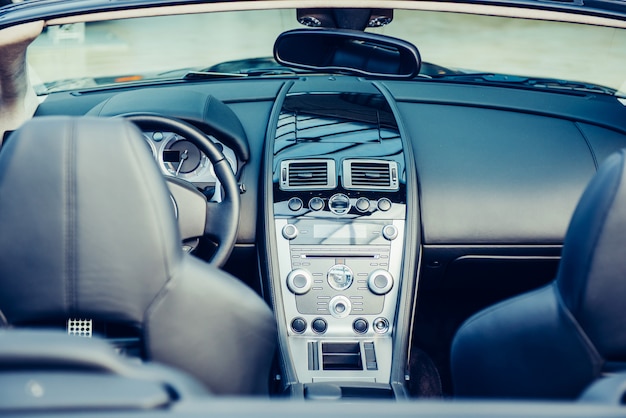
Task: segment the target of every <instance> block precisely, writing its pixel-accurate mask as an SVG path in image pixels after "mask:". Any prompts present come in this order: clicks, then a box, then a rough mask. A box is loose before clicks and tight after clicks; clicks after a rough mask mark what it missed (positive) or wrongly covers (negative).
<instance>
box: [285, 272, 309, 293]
mask: <svg viewBox="0 0 626 418" xmlns="http://www.w3.org/2000/svg"><path fill="white" fill-rule="evenodd" d="M312 284H313V278H312V277H311V273H309V272H308V271H307V270H305V269H295V270H291V271H290V272H289V274H288V275H287V287H288V288H289V290H291V292H292V293H295V294H296V295H304V294H305V293H307V292H308V291H309V290H311V285H312Z"/></svg>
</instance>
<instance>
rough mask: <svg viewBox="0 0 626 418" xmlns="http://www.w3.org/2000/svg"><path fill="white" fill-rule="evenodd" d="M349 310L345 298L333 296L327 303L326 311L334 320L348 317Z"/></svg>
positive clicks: (347, 300)
mask: <svg viewBox="0 0 626 418" xmlns="http://www.w3.org/2000/svg"><path fill="white" fill-rule="evenodd" d="M351 309H352V306H351V304H350V300H349V299H348V298H347V297H345V296H335V297H334V298H332V299H331V300H330V302H329V303H328V310H329V311H330V314H331V315H332V316H334V317H335V318H345V317H346V316H348V315H350V310H351Z"/></svg>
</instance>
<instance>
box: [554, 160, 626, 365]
mask: <svg viewBox="0 0 626 418" xmlns="http://www.w3.org/2000/svg"><path fill="white" fill-rule="evenodd" d="M625 156H626V155H625V150H622V151H620V152H617V153H615V154H613V155H611V156H610V157H609V158H608V159H607V160H606V161H605V162H604V163H603V164H602V166H601V167H600V169H599V170H598V172H597V174H596V175H595V177H594V178H593V180H592V181H591V182H590V183H589V185H588V186H587V189H586V190H585V192H584V194H583V196H582V198H581V200H580V202H579V203H578V206H577V208H576V211H575V212H574V215H573V217H572V220H571V222H570V226H569V229H568V231H567V234H566V237H565V241H564V244H563V253H562V258H561V264H560V266H559V272H558V275H557V285H558V288H559V291H560V294H561V296H562V298H563V301H564V302H565V305H566V306H567V307H568V309H569V310H570V311H571V313H572V314H573V315H574V317H575V318H576V320H577V321H578V323H579V324H580V325H581V326H582V328H583V329H584V331H585V333H586V335H587V336H588V337H589V338H590V339H591V341H592V342H593V344H594V345H595V346H596V348H597V349H598V351H599V352H600V354H601V355H602V356H603V357H604V358H606V359H608V360H626V358H623V357H624V353H626V332H625V330H626V326H625V324H626V322H625V320H624V306H626V305H625V303H626V275H625V272H626V165H625V164H624V159H625ZM620 356H621V358H620Z"/></svg>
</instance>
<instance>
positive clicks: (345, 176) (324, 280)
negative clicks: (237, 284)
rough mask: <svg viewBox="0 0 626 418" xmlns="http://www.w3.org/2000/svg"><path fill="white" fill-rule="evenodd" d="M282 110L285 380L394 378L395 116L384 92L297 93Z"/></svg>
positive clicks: (399, 215)
mask: <svg viewBox="0 0 626 418" xmlns="http://www.w3.org/2000/svg"><path fill="white" fill-rule="evenodd" d="M277 120H278V122H277V125H276V130H275V132H274V133H273V137H272V138H271V140H272V149H271V157H268V158H269V159H271V161H270V162H268V165H269V164H271V168H272V173H271V175H272V184H271V196H270V197H271V208H270V210H271V216H270V217H269V222H270V223H271V225H273V231H272V232H273V233H272V234H270V235H271V237H272V238H273V239H271V240H269V242H268V244H267V248H266V255H267V257H268V259H269V260H268V262H269V263H270V269H269V271H270V273H269V276H270V277H269V278H268V280H269V282H270V283H269V288H270V289H271V296H272V302H273V305H274V308H275V310H276V317H277V319H278V321H279V330H280V332H281V335H280V339H281V360H282V362H283V367H284V369H285V372H284V373H285V375H286V376H285V378H286V379H287V380H288V381H287V382H285V385H286V386H289V385H296V386H298V387H302V388H304V389H303V390H304V392H305V393H306V392H307V388H308V389H309V390H308V392H310V393H317V392H319V390H318V389H319V387H318V389H314V387H315V385H323V384H325V383H339V382H341V384H342V385H347V386H349V387H351V388H352V389H354V388H355V387H358V388H360V390H366V389H367V388H370V389H372V390H374V389H375V390H380V388H381V386H380V385H382V386H383V387H388V388H390V387H391V386H390V384H391V381H392V380H393V379H392V369H393V361H394V344H395V342H394V341H396V338H394V337H395V333H396V332H397V329H396V328H397V327H398V318H397V313H398V311H399V304H400V300H401V296H400V295H401V289H402V287H403V286H402V284H403V281H404V280H407V279H406V278H405V277H403V268H404V264H403V261H404V260H403V257H404V255H405V251H406V246H405V230H406V220H407V191H406V179H407V174H406V172H407V168H406V166H405V155H404V147H403V141H402V138H401V135H400V130H399V128H398V125H397V123H396V119H395V117H394V115H393V112H392V111H391V108H390V106H389V104H388V102H387V101H386V100H385V98H384V97H383V95H381V94H380V93H378V94H374V93H362V94H354V93H319V94H314V93H293V92H290V93H288V94H286V95H285V97H284V101H283V103H282V106H281V108H280V110H279V114H278V118H277ZM268 156H269V153H268ZM409 279H411V278H409ZM403 320H404V321H406V318H405V319H403ZM402 328H403V329H402V330H401V332H406V331H407V330H406V329H405V326H404V325H402ZM389 391H390V392H391V389H389ZM321 392H322V393H323V392H324V390H321ZM305 397H306V395H305Z"/></svg>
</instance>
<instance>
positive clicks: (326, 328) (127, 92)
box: [36, 76, 626, 397]
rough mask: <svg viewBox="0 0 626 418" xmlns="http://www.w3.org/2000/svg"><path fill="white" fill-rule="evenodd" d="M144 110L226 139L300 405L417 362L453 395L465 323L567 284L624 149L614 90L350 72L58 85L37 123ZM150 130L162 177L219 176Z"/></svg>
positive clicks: (280, 380) (393, 383)
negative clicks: (590, 196)
mask: <svg viewBox="0 0 626 418" xmlns="http://www.w3.org/2000/svg"><path fill="white" fill-rule="evenodd" d="M207 104H208V105H207ZM132 112H149V113H160V114H164V115H167V116H170V117H174V118H179V119H183V120H185V121H187V122H189V123H192V124H193V125H195V126H197V127H198V128H199V129H201V130H202V131H203V132H204V133H205V134H206V135H208V136H210V137H212V138H214V139H215V141H217V142H219V143H220V144H222V145H223V150H224V153H225V155H226V157H227V159H228V161H229V163H230V164H231V167H233V170H235V171H236V174H237V181H238V182H239V185H240V187H241V190H242V191H245V193H242V194H241V195H240V198H241V208H242V210H241V216H240V218H239V224H238V230H237V245H236V247H235V249H234V251H233V253H232V255H231V258H230V261H229V263H228V264H227V265H226V266H225V268H226V269H227V270H228V271H229V272H231V273H233V274H234V275H235V276H237V277H238V278H239V279H240V280H242V281H245V282H246V283H248V284H249V285H250V286H251V287H252V288H254V289H256V290H257V291H258V292H259V293H261V294H262V295H263V296H264V297H265V299H266V300H267V301H268V303H269V304H271V305H272V307H273V308H274V312H275V315H276V319H277V322H278V324H279V331H280V341H279V343H280V352H281V356H280V361H279V363H280V367H279V368H278V370H277V372H276V373H275V375H274V377H275V382H274V383H275V385H276V386H277V387H279V390H288V391H291V392H292V394H297V395H298V396H300V397H305V393H309V392H311V393H313V392H315V390H316V388H317V387H318V386H320V385H321V386H323V385H324V384H326V383H328V382H343V383H342V384H344V385H345V386H346V387H347V386H350V387H351V388H352V389H353V390H356V389H355V388H357V387H358V388H360V389H359V390H374V389H376V390H380V391H382V394H383V396H387V395H390V394H391V396H393V392H394V391H398V390H400V391H401V390H404V389H402V387H404V386H407V385H406V382H408V386H409V388H410V387H411V384H413V382H418V381H419V376H418V375H416V374H415V372H414V371H412V369H411V367H410V365H411V359H412V358H415V356H417V355H418V354H419V353H420V352H425V353H427V354H428V355H429V356H430V357H432V359H433V361H434V363H435V364H436V366H437V368H438V370H439V371H440V373H441V379H442V384H443V386H444V391H446V389H447V391H448V392H450V388H449V385H450V382H449V372H448V364H449V358H448V353H449V347H450V343H451V339H452V336H453V335H454V332H455V331H456V329H457V328H458V326H459V325H460V324H461V323H462V322H463V321H464V320H465V319H466V318H467V317H468V316H469V315H471V314H472V313H474V312H476V311H477V310H479V309H482V308H484V307H486V306H488V305H489V304H491V303H494V302H496V301H499V300H501V299H503V298H505V297H509V296H512V295H515V294H518V293H520V292H523V291H527V290H530V289H533V288H536V287H538V286H541V285H543V284H546V283H548V282H549V281H550V280H552V279H553V278H554V275H555V274H556V269H557V267H558V262H559V257H560V251H561V244H562V242H563V238H564V234H565V231H566V229H567V225H568V222H569V219H570V217H571V214H572V212H573V210H574V208H575V206H576V203H577V201H578V199H579V197H580V195H581V193H582V191H583V190H584V187H585V186H586V184H587V182H588V181H589V179H590V178H591V177H592V176H593V174H594V173H595V171H596V169H597V167H598V165H599V164H600V163H601V162H602V161H603V160H604V159H605V158H606V157H607V156H608V155H609V154H611V153H612V152H613V151H615V150H618V149H621V148H623V147H626V124H625V121H626V106H624V104H622V103H621V102H620V101H618V100H617V99H615V98H614V97H609V96H604V95H600V94H595V93H573V92H547V91H541V90H535V91H529V90H525V89H519V88H503V87H497V86H480V87H477V86H471V85H466V84H462V83H453V82H450V83H447V82H445V83H444V82H437V83H430V82H426V81H413V82H403V81H370V80H367V79H363V78H359V77H350V76H333V77H327V76H319V77H315V76H310V77H279V78H271V79H268V78H265V79H263V78H249V79H245V80H239V79H238V80H211V81H210V82H201V81H196V82H184V83H172V84H167V83H165V84H161V85H155V86H152V87H141V88H136V89H133V88H132V87H124V88H118V89H108V90H93V91H88V90H85V91H81V92H78V93H55V94H51V95H49V96H48V97H47V99H46V100H45V101H44V102H43V103H41V104H40V106H39V108H38V110H37V113H36V116H46V115H55V114H69V115H95V116H102V117H109V116H116V115H120V114H125V113H132ZM144 133H145V136H146V142H147V144H148V145H149V146H150V147H151V150H152V152H153V154H154V155H155V159H156V160H157V161H158V162H159V165H160V167H161V171H162V172H163V173H164V174H165V175H172V174H174V175H176V174H178V176H181V177H183V178H185V179H187V180H189V181H192V182H193V183H194V184H198V185H199V186H200V187H201V188H202V187H205V186H206V185H208V186H210V185H211V184H213V183H214V182H215V179H214V176H213V173H212V171H211V168H210V167H209V166H208V165H207V164H206V162H205V160H204V157H203V156H202V155H198V154H195V151H193V150H192V149H191V148H188V147H187V144H186V141H185V139H184V138H182V137H178V136H176V135H174V134H172V133H167V132H160V133H159V132H157V131H156V130H150V129H144ZM155 135H156V136H155ZM185 151H187V158H182V155H183V154H184V152H185ZM192 157H193V158H192ZM218 189H219V188H218ZM416 384H417V383H416Z"/></svg>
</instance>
